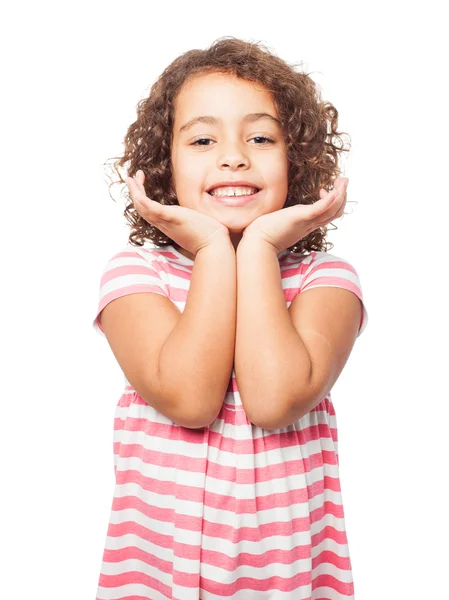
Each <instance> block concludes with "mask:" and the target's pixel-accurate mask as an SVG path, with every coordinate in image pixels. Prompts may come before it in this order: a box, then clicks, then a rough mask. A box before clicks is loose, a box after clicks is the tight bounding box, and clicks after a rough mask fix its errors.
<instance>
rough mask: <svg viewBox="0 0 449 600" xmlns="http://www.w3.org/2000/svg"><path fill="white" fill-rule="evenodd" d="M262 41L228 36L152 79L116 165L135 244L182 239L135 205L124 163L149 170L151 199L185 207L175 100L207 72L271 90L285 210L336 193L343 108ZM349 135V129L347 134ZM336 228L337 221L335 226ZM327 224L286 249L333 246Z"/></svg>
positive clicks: (182, 58)
mask: <svg viewBox="0 0 449 600" xmlns="http://www.w3.org/2000/svg"><path fill="white" fill-rule="evenodd" d="M296 67H297V65H289V64H288V63H286V62H285V61H283V60H282V59H280V58H278V57H277V56H276V55H275V54H274V53H272V52H270V51H269V50H268V49H267V47H266V46H263V45H262V44H261V43H260V42H254V43H253V42H247V41H243V40H241V39H238V38H235V37H232V36H225V37H222V38H218V39H217V40H216V41H214V42H213V43H212V44H211V46H210V47H209V48H207V49H206V50H189V51H188V52H185V53H184V54H181V55H180V56H179V57H178V58H176V59H175V60H174V61H173V62H172V63H171V64H170V65H169V66H168V67H167V68H166V69H165V70H164V71H163V72H162V74H161V75H160V76H159V78H158V79H157V80H156V81H155V83H154V84H153V85H152V87H151V90H150V94H149V95H148V97H147V98H144V99H143V100H141V101H140V102H139V103H138V104H137V119H136V121H135V122H134V123H132V124H131V125H130V127H129V128H128V131H127V133H126V136H125V140H124V146H125V151H124V153H123V156H121V157H114V158H115V159H118V160H116V161H115V162H114V163H113V166H112V168H113V171H114V172H115V173H116V174H117V175H118V177H119V180H118V181H113V182H112V183H111V184H110V185H109V188H110V187H111V185H114V184H115V183H119V184H125V185H124V188H122V192H124V193H125V197H126V198H127V200H128V201H129V204H127V205H126V208H125V211H124V216H125V217H126V219H127V221H128V223H129V224H130V229H131V233H130V235H129V243H130V244H132V245H134V246H143V245H144V243H145V241H151V242H152V243H153V244H154V245H156V246H158V247H161V246H166V245H169V244H173V245H174V246H175V247H179V246H178V244H176V242H175V241H174V240H172V239H171V238H170V237H168V236H167V235H165V234H164V233H162V232H161V231H160V230H159V229H157V228H156V227H154V226H153V225H151V224H150V223H148V222H147V221H146V220H145V219H144V218H143V217H141V216H140V215H139V213H138V212H137V211H136V209H135V208H134V205H133V202H132V199H131V197H130V194H129V191H128V190H127V186H126V180H125V178H122V176H121V174H120V170H119V168H121V167H123V166H124V165H126V172H125V177H126V176H129V177H132V176H133V175H134V174H135V173H136V172H137V170H139V169H141V170H142V171H143V172H144V173H145V184H144V186H145V192H146V195H147V196H148V198H151V199H152V200H153V201H156V202H160V203H161V204H168V205H173V204H175V205H179V202H178V200H177V198H176V193H175V190H174V185H173V180H172V171H171V144H172V134H173V131H172V130H173V122H174V101H175V99H176V97H177V94H178V93H179V91H180V89H181V87H182V85H183V84H184V83H185V82H186V80H187V79H189V77H193V76H195V75H203V74H207V73H226V74H230V75H234V76H236V77H239V78H241V79H244V80H247V81H250V82H257V83H259V84H262V85H263V86H264V87H265V89H266V90H267V91H269V92H271V94H272V98H273V101H274V104H275V106H276V108H277V111H278V115H279V118H280V121H281V123H282V125H283V131H284V138H285V143H286V148H287V158H288V162H289V167H288V195H287V199H286V202H285V204H284V208H286V207H287V206H293V205H296V204H313V203H314V202H316V201H317V200H318V199H319V191H320V188H324V189H326V190H327V191H330V190H331V189H332V188H333V185H334V182H335V180H336V179H337V178H338V177H339V176H340V175H341V171H340V169H339V167H338V153H340V152H348V151H349V148H348V149H346V148H344V147H343V144H340V145H337V144H336V142H340V143H341V142H342V135H343V134H344V132H337V125H338V111H337V109H336V108H335V107H334V106H333V105H332V104H330V103H329V102H323V101H322V99H321V95H320V92H319V90H318V88H317V85H316V84H315V82H314V81H313V80H312V79H311V78H310V77H309V75H308V74H306V73H303V72H299V71H297V70H296ZM344 135H347V134H344ZM334 229H337V227H335V226H334ZM326 233H327V227H320V228H318V229H316V230H314V231H312V232H311V233H310V234H308V235H307V236H305V237H304V238H302V239H300V240H298V241H297V242H296V243H295V244H293V245H292V246H290V247H289V248H288V249H287V250H288V251H290V252H294V253H300V254H302V253H305V252H310V251H312V250H315V251H321V252H327V251H328V250H330V249H331V248H332V247H333V244H332V243H331V242H328V241H326Z"/></svg>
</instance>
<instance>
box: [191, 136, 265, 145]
mask: <svg viewBox="0 0 449 600" xmlns="http://www.w3.org/2000/svg"><path fill="white" fill-rule="evenodd" d="M251 139H252V140H266V141H265V142H263V143H264V144H266V143H267V142H268V143H269V144H274V140H272V139H271V138H269V137H266V136H264V135H256V136H254V137H253V138H251ZM203 140H204V141H206V142H212V141H213V140H211V139H210V138H199V139H197V140H195V141H194V142H193V143H192V144H191V145H192V146H196V145H198V146H209V145H210V144H198V142H202V141H203ZM256 146H260V144H256Z"/></svg>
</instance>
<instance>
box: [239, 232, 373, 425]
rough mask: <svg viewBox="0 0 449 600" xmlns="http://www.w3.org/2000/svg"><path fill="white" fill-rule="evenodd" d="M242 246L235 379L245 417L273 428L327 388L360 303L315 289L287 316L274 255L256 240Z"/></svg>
mask: <svg viewBox="0 0 449 600" xmlns="http://www.w3.org/2000/svg"><path fill="white" fill-rule="evenodd" d="M243 242H244V240H242V241H241V242H240V244H239V246H238V249H237V332H236V353H235V371H236V377H237V381H238V386H239V390H240V393H241V396H242V404H243V405H244V408H245V411H246V413H247V415H248V418H249V419H250V420H251V421H252V422H253V423H255V424H256V425H259V426H260V427H263V428H265V429H278V428H281V427H286V426H288V425H290V424H291V423H293V422H294V421H296V420H297V419H299V418H301V417H302V416H303V415H305V414H307V413H308V412H309V411H310V410H312V408H314V407H315V406H316V405H317V404H318V403H319V402H320V401H321V400H322V398H324V397H325V395H326V393H327V392H328V391H329V390H330V389H331V388H332V386H333V384H334V382H335V381H336V379H337V378H338V376H339V374H340V372H341V370H342V369H343V366H344V364H345V362H346V360H347V358H348V356H349V354H350V351H351V349H352V346H353V344H354V342H355V339H356V336H357V331H358V326H359V324H360V317H361V304H360V301H359V299H358V298H357V296H355V294H353V293H352V292H350V291H348V290H345V289H341V288H332V287H321V288H315V289H310V290H308V291H307V292H304V294H299V295H298V296H297V297H296V298H295V299H294V301H293V303H292V305H291V306H290V310H289V309H287V307H286V304H285V298H284V293H283V290H282V283H281V274H280V268H279V262H278V258H277V255H276V252H275V250H274V249H273V247H272V246H270V245H269V244H267V243H266V242H264V241H262V240H255V239H248V240H247V241H246V243H243ZM300 307H301V309H300Z"/></svg>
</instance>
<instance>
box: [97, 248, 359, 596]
mask: <svg viewBox="0 0 449 600" xmlns="http://www.w3.org/2000/svg"><path fill="white" fill-rule="evenodd" d="M278 260H279V265H280V271H281V276H282V287H283V291H284V296H285V302H286V305H287V308H288V307H289V306H290V304H291V302H292V301H293V299H294V297H295V296H296V295H297V294H298V293H300V292H302V291H304V290H307V289H310V288H312V287H315V286H334V287H342V288H346V289H348V290H350V291H352V292H353V293H354V294H356V295H357V296H358V298H359V299H360V300H361V302H362V306H363V316H362V320H361V324H360V328H359V333H358V335H360V334H361V333H362V331H363V330H364V329H365V327H366V325H367V318H368V315H367V312H366V308H365V306H364V303H363V298H362V291H361V286H360V281H359V277H358V275H357V272H356V271H355V269H354V267H352V265H351V264H350V263H349V262H348V261H346V260H344V259H342V258H338V257H336V256H335V255H332V254H329V253H326V252H314V251H313V252H311V253H310V254H308V255H299V254H291V253H290V252H288V251H287V250H284V251H282V252H281V253H279V254H278ZM193 265H194V263H193V261H192V260H191V259H189V258H187V257H185V256H184V255H183V254H181V253H180V252H179V251H178V250H177V249H176V248H175V247H174V246H173V245H170V246H164V247H162V248H157V247H155V246H150V245H145V246H143V247H141V248H136V247H134V246H132V245H130V244H128V245H127V246H126V247H124V248H123V249H122V250H121V251H120V252H118V253H117V254H115V255H114V256H113V257H112V258H111V259H110V261H109V262H108V263H107V265H106V267H105V269H104V272H103V274H102V278H101V283H100V297H99V304H98V308H97V312H96V317H95V320H94V322H93V326H94V328H95V330H96V331H97V332H98V333H99V334H100V335H101V336H103V337H104V332H103V330H102V328H101V322H100V320H99V319H98V316H99V315H100V312H101V310H102V309H103V308H104V307H105V306H106V305H107V304H108V303H109V302H111V301H112V300H114V299H115V298H118V297H120V296H124V295H126V294H134V293H141V292H153V293H156V294H162V295H164V296H167V297H168V298H169V299H170V300H171V301H172V302H173V303H174V304H175V305H176V306H177V308H178V309H179V310H180V311H181V312H182V311H183V310H184V307H185V305H186V299H187V294H188V290H189V282H190V277H191V274H192V269H193ZM337 441H338V436H337V423H336V416H335V410H334V406H333V403H332V400H331V394H330V393H329V394H328V395H327V396H326V397H325V398H323V399H322V401H321V402H320V403H319V404H318V405H317V406H316V407H315V408H314V409H313V410H311V411H310V412H309V413H308V414H306V415H304V416H303V417H302V418H301V419H299V420H297V421H296V422H294V423H293V424H291V425H289V426H288V427H284V428H282V429H279V430H275V431H273V430H264V429H262V428H260V427H258V426H255V425H253V424H252V423H251V422H250V421H249V420H248V418H247V416H246V413H245V411H244V409H243V406H242V402H241V398H240V395H239V390H238V387H237V381H236V378H235V370H234V369H233V371H232V376H231V379H230V381H229V386H228V389H227V392H226V395H225V397H224V401H223V406H222V408H221V411H220V413H219V415H218V417H217V419H216V420H215V421H214V422H213V423H212V424H211V425H210V426H209V427H205V428H202V429H189V428H185V427H182V426H179V425H177V424H175V423H174V422H173V421H171V420H170V419H168V418H166V417H165V416H164V415H162V414H161V413H159V412H158V411H157V410H155V409H154V408H152V407H151V406H149V405H148V404H147V403H146V402H145V401H144V400H143V399H142V398H141V397H140V396H139V394H137V392H136V391H135V390H133V388H132V387H131V385H130V384H129V382H128V381H127V380H126V379H125V387H124V390H123V393H122V394H121V396H120V398H119V400H118V404H117V406H116V409H115V419H114V432H113V451H114V471H115V487H114V494H113V499H112V507H111V512H110V517H109V523H108V527H107V534H106V542H105V548H104V552H103V557H102V561H101V571H100V576H99V582H98V589H97V596H96V598H97V600H110V599H114V600H125V599H126V600H144V599H150V600H166V599H167V598H170V599H173V600H223V598H233V599H234V600H268V599H270V600H306V599H307V600H312V599H313V600H337V599H338V600H340V599H342V598H345V599H351V598H354V585H353V578H352V569H351V560H350V556H349V548H348V540H347V536H346V529H345V520H344V511H343V505H342V495H341V490H340V478H339V468H338V448H337Z"/></svg>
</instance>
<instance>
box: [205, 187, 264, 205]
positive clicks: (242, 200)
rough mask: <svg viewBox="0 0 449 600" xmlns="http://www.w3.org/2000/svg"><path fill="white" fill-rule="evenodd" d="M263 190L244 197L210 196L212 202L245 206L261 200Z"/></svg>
mask: <svg viewBox="0 0 449 600" xmlns="http://www.w3.org/2000/svg"><path fill="white" fill-rule="evenodd" d="M261 191H262V190H259V191H258V192H256V193H255V194H249V195H243V196H212V195H211V194H208V196H210V198H212V200H214V201H215V202H218V203H219V204H222V205H224V206H244V205H245V204H249V203H250V202H253V201H254V200H257V199H258V198H259V195H260V193H261ZM206 193H207V192H206Z"/></svg>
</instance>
